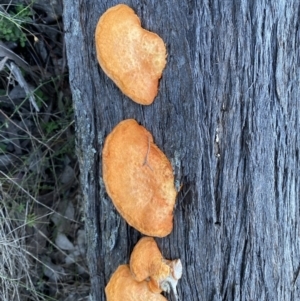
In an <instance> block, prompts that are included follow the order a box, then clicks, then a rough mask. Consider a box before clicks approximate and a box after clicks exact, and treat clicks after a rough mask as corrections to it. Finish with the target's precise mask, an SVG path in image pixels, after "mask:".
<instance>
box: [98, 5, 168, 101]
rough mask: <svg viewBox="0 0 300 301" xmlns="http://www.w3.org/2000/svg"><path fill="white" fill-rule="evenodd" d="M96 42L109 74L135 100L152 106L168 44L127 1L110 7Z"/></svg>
mask: <svg viewBox="0 0 300 301" xmlns="http://www.w3.org/2000/svg"><path fill="white" fill-rule="evenodd" d="M95 44H96V52H97V59H98V62H99V64H100V66H101V68H102V69H103V70H104V72H105V73H106V75H107V76H108V77H109V78H111V79H112V80H113V82H114V83H115V84H116V85H117V86H118V87H119V88H120V89H121V91H122V92H123V93H124V94H125V95H127V96H128V97H130V98H131V99H132V100H133V101H135V102H137V103H139V104H142V105H150V104H151V103H152V102H153V101H154V98H155V97H156V95H157V92H158V81H159V79H160V78H161V76H162V71H163V69H164V68H165V65H166V56H167V54H166V47H165V44H164V42H163V40H162V39H161V38H160V37H159V36H158V35H157V34H155V33H153V32H150V31H148V30H145V29H143V28H142V27H141V21H140V19H139V17H138V16H137V15H136V14H135V13H134V11H133V10H132V9H131V8H130V7H128V6H127V5H125V4H118V5H116V6H113V7H111V8H109V9H108V10H107V11H106V12H105V13H104V14H103V15H102V16H101V17H100V19H99V21H98V24H97V27H96V32H95Z"/></svg>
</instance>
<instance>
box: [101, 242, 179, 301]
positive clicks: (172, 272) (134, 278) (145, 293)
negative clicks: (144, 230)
mask: <svg viewBox="0 0 300 301" xmlns="http://www.w3.org/2000/svg"><path fill="white" fill-rule="evenodd" d="M181 274H182V265H181V261H180V259H177V260H173V261H170V260H166V259H164V258H163V257H162V255H161V253H160V251H159V249H158V247H157V244H156V242H155V240H154V239H153V238H152V237H143V238H142V239H140V240H139V242H138V243H137V244H136V246H135V247H134V249H133V251H132V254H131V257H130V265H121V266H119V267H118V268H117V270H116V271H115V272H114V274H113V275H112V277H111V278H110V280H109V283H108V284H107V286H106V288H105V294H106V298H107V300H108V301H120V300H122V301H145V300H147V301H167V299H166V298H165V297H163V296H162V295H161V292H162V291H165V292H168V293H169V292H170V290H171V289H172V290H173V292H174V295H175V298H176V300H177V299H178V297H177V293H176V285H177V282H178V279H179V278H180V277H181Z"/></svg>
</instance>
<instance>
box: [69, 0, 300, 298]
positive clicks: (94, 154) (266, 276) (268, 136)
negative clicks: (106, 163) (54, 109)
mask: <svg viewBox="0 0 300 301" xmlns="http://www.w3.org/2000/svg"><path fill="white" fill-rule="evenodd" d="M124 2H125V3H127V4H129V5H130V6H131V7H132V8H133V9H134V10H135V12H136V13H137V14H138V16H140V18H141V20H142V25H143V26H144V27H145V28H146V29H149V30H151V31H154V32H156V33H158V34H159V35H160V36H161V37H162V38H163V39H164V41H165V43H166V45H167V50H168V63H167V67H166V69H165V71H164V73H163V78H162V80H161V82H160V91H159V95H158V97H157V98H156V100H155V102H154V104H153V105H151V106H148V107H143V106H140V105H137V104H135V103H133V102H132V101H130V100H129V99H128V98H127V97H125V96H124V95H122V93H121V92H120V91H119V89H118V88H116V86H115V85H114V84H113V83H112V81H111V80H110V79H108V78H107V77H106V76H105V75H104V73H103V71H102V70H101V69H100V68H99V66H98V63H97V61H96V55H95V46H94V30H95V26H96V23H97V21H98V18H99V16H100V15H101V14H102V13H103V12H104V11H105V10H106V9H107V8H109V7H111V6H113V5H115V4H117V3H118V2H117V1H99V0H97V1H96V0H89V1H73V0H64V24H65V38H66V50H67V57H68V64H69V71H70V83H71V88H72V93H73V99H74V107H75V118H76V128H77V151H78V157H79V162H80V169H81V183H82V189H83V194H84V202H85V211H86V220H85V222H86V234H87V244H88V253H87V257H88V262H89V269H90V273H91V284H92V289H91V296H92V299H91V300H97V301H100V300H101V301H102V300H105V295H104V287H105V285H106V284H107V282H108V280H109V278H110V276H111V274H112V272H113V271H114V270H115V269H116V268H117V266H118V265H119V264H123V263H127V262H128V259H129V255H130V252H131V250H132V248H133V246H134V244H135V243H136V241H137V240H138V238H139V237H140V234H139V233H138V232H137V231H135V230H134V229H132V228H130V227H129V226H128V225H126V223H125V222H124V220H123V219H122V218H121V217H120V216H119V214H118V213H117V212H116V210H115V209H114V207H113V205H112V203H111V201H110V199H109V198H108V196H107V194H106V192H105V188H104V186H103V182H102V178H101V176H102V173H101V150H102V147H103V142H104V139H105V137H106V136H107V134H108V133H109V132H110V131H111V130H112V128H113V127H114V126H115V125H116V124H117V123H118V122H119V121H121V120H123V119H126V118H135V119H136V120H137V121H138V122H140V123H141V124H142V125H144V126H145V127H146V128H147V129H149V130H150V131H151V132H152V134H153V136H154V138H155V141H156V143H157V144H158V146H159V147H160V148H161V149H162V150H163V151H164V152H165V153H166V155H167V156H168V157H169V158H170V159H171V160H172V162H173V166H174V168H175V173H176V179H177V181H178V182H179V183H182V185H183V187H182V190H181V192H180V193H179V195H178V201H177V206H176V210H175V221H174V223H175V226H174V231H173V232H172V234H171V235H170V236H168V237H166V238H163V239H158V240H157V241H158V244H159V246H160V248H161V250H162V252H163V254H164V256H165V257H166V258H177V257H179V258H181V260H182V262H183V266H184V273H183V277H182V279H181V280H180V282H179V286H178V291H179V296H180V300H191V301H192V300H214V301H217V300H245V301H246V300H247V301H250V300H291V301H292V300H300V288H299V286H300V276H299V271H300V240H299V235H300V230H299V226H300V223H299V221H300V219H299V214H300V205H299V194H300V190H299V186H300V183H299V178H300V177H299V170H300V164H299V160H300V159H299V146H300V141H299V137H300V135H299V129H300V92H299V91H300V71H299V70H300V69H299V64H300V50H299V45H300V23H299V22H300V21H299V20H300V17H299V16H300V4H299V3H300V2H299V1H298V0H286V1H283V0H274V1H266V0H254V1H252V0H242V1H217V0H215V1H195V0H194V1H193V0H191V1H181V0H177V1H175V0H173V1H172V0H169V1H154V0H151V1H150V0H149V1H136V0H132V1H124ZM168 298H169V300H171V299H172V298H171V297H170V296H168Z"/></svg>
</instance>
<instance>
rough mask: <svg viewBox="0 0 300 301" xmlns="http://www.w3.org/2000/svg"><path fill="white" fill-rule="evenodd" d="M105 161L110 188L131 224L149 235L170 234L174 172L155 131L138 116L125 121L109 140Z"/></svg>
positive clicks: (103, 160) (174, 197)
mask: <svg viewBox="0 0 300 301" xmlns="http://www.w3.org/2000/svg"><path fill="white" fill-rule="evenodd" d="M102 162H103V180H104V183H105V187H106V191H107V193H108V195H109V196H110V198H111V199H112V202H113V203H114V205H115V207H116V208H117V210H118V211H119V213H120V214H121V215H122V217H123V218H124V219H125V220H126V221H127V223H128V224H129V225H131V226H132V227H134V228H136V229H137V230H138V231H140V232H141V233H143V234H145V235H148V236H156V237H164V236H167V235H168V234H170V232H171V231H172V229H173V210H174V205H175V200H176V194H177V192H176V190H175V187H174V175H173V170H172V166H171V163H170V162H169V160H168V159H167V157H166V156H165V154H164V153H163V152H162V151H161V150H160V149H159V148H158V147H157V146H156V145H155V144H154V142H153V137H152V135H151V133H149V132H148V131H147V130H146V129H145V128H144V127H143V126H141V125H139V124H138V123H137V122H136V121H135V120H134V119H127V120H124V121H121V122H120V123H119V124H118V125H117V126H116V127H115V128H114V129H113V131H112V132H111V133H110V134H109V135H108V136H107V138H106V140H105V144H104V148H103V152H102Z"/></svg>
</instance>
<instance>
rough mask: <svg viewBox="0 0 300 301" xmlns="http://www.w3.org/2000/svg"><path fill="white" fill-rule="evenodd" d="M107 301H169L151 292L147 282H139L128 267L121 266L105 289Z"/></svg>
mask: <svg viewBox="0 0 300 301" xmlns="http://www.w3.org/2000/svg"><path fill="white" fill-rule="evenodd" d="M105 295H106V299H107V301H145V300H147V301H167V299H166V298H165V297H164V296H163V295H161V294H157V293H153V292H152V291H150V290H149V288H148V285H147V282H146V281H142V282H137V281H136V280H135V279H134V278H133V277H132V274H131V272H130V269H129V266H128V265H120V266H119V267H118V268H117V270H116V271H115V272H114V274H113V275H112V277H111V278H110V280H109V283H108V284H107V286H106V288H105Z"/></svg>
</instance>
